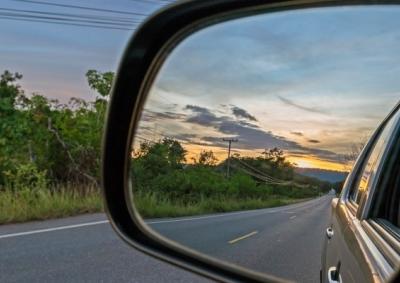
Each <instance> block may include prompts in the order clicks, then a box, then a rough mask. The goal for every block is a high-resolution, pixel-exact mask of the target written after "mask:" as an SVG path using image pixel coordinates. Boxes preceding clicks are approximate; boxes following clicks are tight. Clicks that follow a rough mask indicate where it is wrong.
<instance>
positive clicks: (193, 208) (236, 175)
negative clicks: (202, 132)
mask: <svg viewBox="0 0 400 283" xmlns="http://www.w3.org/2000/svg"><path fill="white" fill-rule="evenodd" d="M185 154H186V152H185V150H184V149H183V148H182V146H181V145H180V144H179V142H178V141H174V140H171V139H164V140H160V141H158V142H155V143H150V142H144V143H141V145H140V148H139V149H138V150H137V151H136V152H135V155H134V158H133V159H132V163H131V170H132V182H133V192H134V199H135V201H136V202H135V204H136V205H137V207H138V209H139V211H140V212H141V213H142V214H143V215H144V216H147V217H162V216H164V217H166V216H180V215H190V214H199V213H206V212H207V213H210V212H223V211H232V210H235V209H251V208H261V207H270V206H274V205H279V204H284V203H287V202H285V201H283V200H290V199H304V198H311V197H315V196H318V195H319V194H320V193H321V192H322V190H321V189H320V188H319V187H318V185H319V184H320V181H318V180H316V179H312V178H308V177H307V179H304V178H302V177H300V176H297V175H296V177H297V181H296V182H294V176H295V174H294V171H293V167H292V165H291V164H290V163H288V162H286V160H285V158H284V156H283V153H282V151H281V150H279V149H272V150H270V151H268V156H267V157H266V156H265V155H264V156H260V157H256V158H251V157H243V158H241V157H240V156H236V157H235V158H233V159H232V160H231V162H232V163H233V162H236V161H238V160H237V159H240V161H241V162H245V163H246V164H248V166H250V167H251V168H252V170H255V171H256V172H259V173H262V172H265V173H268V174H269V175H270V176H273V177H275V178H281V179H283V180H287V182H286V183H284V184H267V183H265V181H264V182H260V180H259V179H257V178H255V177H254V176H251V175H249V174H248V173H246V171H242V170H240V168H239V167H233V168H232V169H233V170H232V176H231V178H229V179H227V178H226V177H225V166H226V162H222V163H221V164H219V165H217V164H215V158H214V154H213V152H212V151H208V152H207V151H203V152H201V153H200V156H199V158H198V160H193V161H194V163H193V164H186V163H184V161H185Z"/></svg>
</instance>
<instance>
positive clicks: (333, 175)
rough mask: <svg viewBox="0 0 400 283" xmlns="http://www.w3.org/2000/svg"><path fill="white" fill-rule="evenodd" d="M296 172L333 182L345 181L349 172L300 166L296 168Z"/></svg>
mask: <svg viewBox="0 0 400 283" xmlns="http://www.w3.org/2000/svg"><path fill="white" fill-rule="evenodd" d="M295 172H296V173H298V174H300V175H304V176H308V177H313V178H317V179H319V180H322V181H328V182H331V183H336V182H341V181H343V180H344V179H346V177H347V174H348V173H346V172H341V171H333V170H325V169H316V168H300V167H297V168H295Z"/></svg>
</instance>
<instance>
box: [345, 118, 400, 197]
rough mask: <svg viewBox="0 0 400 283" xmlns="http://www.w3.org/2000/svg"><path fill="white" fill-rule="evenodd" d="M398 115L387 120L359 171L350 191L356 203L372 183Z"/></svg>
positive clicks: (365, 193)
mask: <svg viewBox="0 0 400 283" xmlns="http://www.w3.org/2000/svg"><path fill="white" fill-rule="evenodd" d="M399 115H400V114H399V112H397V113H395V114H394V115H393V116H392V117H391V118H390V119H389V120H388V121H387V123H386V125H385V126H384V128H383V129H382V131H381V133H380V134H379V136H378V138H377V139H376V141H375V144H374V145H373V148H372V149H371V150H370V152H369V154H368V157H367V158H366V159H365V161H364V163H363V165H362V168H361V170H360V171H359V172H360V173H359V174H358V177H357V179H356V182H355V183H354V185H353V189H352V191H351V193H350V199H351V200H352V201H354V202H355V203H357V204H360V202H361V200H362V199H363V197H364V196H366V195H367V192H368V191H369V189H370V184H372V181H373V179H374V177H375V175H376V173H377V169H378V167H379V165H380V163H381V161H382V156H383V154H384V152H385V148H386V146H387V144H388V142H389V140H390V137H391V135H392V133H393V130H394V128H395V126H396V123H397V120H398V118H399Z"/></svg>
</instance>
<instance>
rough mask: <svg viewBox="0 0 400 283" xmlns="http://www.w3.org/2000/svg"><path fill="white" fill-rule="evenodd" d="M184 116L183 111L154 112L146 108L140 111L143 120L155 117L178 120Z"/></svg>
mask: <svg viewBox="0 0 400 283" xmlns="http://www.w3.org/2000/svg"><path fill="white" fill-rule="evenodd" d="M184 118H186V114H183V113H175V112H170V111H166V112H156V111H152V110H148V109H144V110H143V112H142V117H141V120H142V121H144V122H151V121H154V120H157V119H173V120H179V119H184Z"/></svg>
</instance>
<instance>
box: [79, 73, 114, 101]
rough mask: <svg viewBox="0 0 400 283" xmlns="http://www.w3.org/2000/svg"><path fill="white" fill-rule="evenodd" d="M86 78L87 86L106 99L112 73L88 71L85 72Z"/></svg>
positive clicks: (111, 80)
mask: <svg viewBox="0 0 400 283" xmlns="http://www.w3.org/2000/svg"><path fill="white" fill-rule="evenodd" d="M86 78H87V81H88V83H89V86H90V87H91V88H92V89H94V90H96V91H97V92H98V93H99V94H100V95H101V96H102V97H106V96H107V95H109V94H110V91H111V86H112V82H113V79H114V73H113V72H105V73H101V72H98V71H96V70H89V71H87V72H86Z"/></svg>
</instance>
